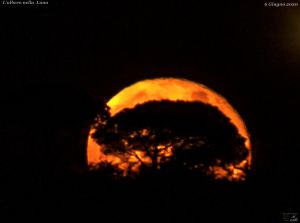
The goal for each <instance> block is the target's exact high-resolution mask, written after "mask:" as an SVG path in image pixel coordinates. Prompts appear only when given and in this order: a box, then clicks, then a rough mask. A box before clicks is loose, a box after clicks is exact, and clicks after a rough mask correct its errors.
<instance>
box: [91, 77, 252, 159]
mask: <svg viewBox="0 0 300 223" xmlns="http://www.w3.org/2000/svg"><path fill="white" fill-rule="evenodd" d="M154 100H155V101H160V100H170V101H177V100H182V101H199V102H203V103H207V104H210V105H213V106H216V107H217V108H218V109H219V110H220V111H221V112H222V113H223V114H224V115H225V116H227V117H228V118H229V119H230V120H231V122H232V123H233V124H234V125H235V126H236V128H237V129H238V131H239V133H240V135H241V136H243V137H245V138H246V142H245V145H246V147H247V148H248V149H249V156H248V158H247V161H248V164H250V163H251V144H250V136H249V133H248V131H247V128H246V125H245V123H244V122H243V120H242V118H241V117H240V115H239V114H238V112H237V111H236V110H235V109H234V108H233V107H232V106H231V105H230V104H229V102H228V101H227V100H226V99H225V98H224V97H222V96H221V95H220V94H218V93H216V92H215V91H213V90H211V89H209V88H208V87H206V86H204V85H202V84H199V83H196V82H192V81H189V80H185V79H177V78H157V79H150V80H143V81H139V82H137V83H135V84H133V85H130V86H129V87H126V88H124V89H123V90H122V91H120V92H119V93H118V94H116V95H115V96H114V97H113V98H111V99H110V100H109V102H108V103H107V105H108V106H109V107H110V109H111V110H110V113H111V115H112V116H114V115H115V114H117V113H118V112H120V111H122V110H124V109H126V108H129V109H130V108H134V107H135V106H136V105H138V104H143V103H146V102H148V101H154ZM92 131H93V130H92ZM90 135H91V134H90ZM99 148H100V147H99V145H98V144H96V143H95V142H94V140H92V138H91V137H89V140H88V162H89V163H93V162H94V163H95V162H99V156H100V152H99ZM106 159H109V157H107V156H106ZM111 159H112V160H113V159H114V157H111Z"/></svg>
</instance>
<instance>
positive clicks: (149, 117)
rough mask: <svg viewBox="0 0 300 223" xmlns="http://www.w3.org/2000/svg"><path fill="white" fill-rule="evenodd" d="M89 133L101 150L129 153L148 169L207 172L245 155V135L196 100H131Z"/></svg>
mask: <svg viewBox="0 0 300 223" xmlns="http://www.w3.org/2000/svg"><path fill="white" fill-rule="evenodd" d="M93 138H94V139H95V140H96V142H97V143H98V144H101V145H103V146H104V147H103V148H104V152H105V153H107V154H115V155H124V154H126V155H128V156H129V157H130V156H134V157H136V158H137V159H138V160H139V162H140V163H141V166H142V167H145V168H148V169H151V170H152V171H157V170H158V169H163V170H168V171H179V170H195V169H199V170H200V171H201V172H207V170H208V169H209V167H211V166H221V167H225V166H226V165H228V164H230V163H233V164H238V163H240V162H241V161H242V160H244V159H245V158H246V157H247V155H248V150H247V148H246V147H245V143H244V142H245V138H243V137H242V136H241V135H240V134H239V133H238V130H237V128H236V127H235V126H234V125H233V124H232V123H231V122H230V119H228V118H227V117H226V116H224V115H223V113H222V112H221V111H219V109H218V108H217V107H214V106H211V105H208V104H204V103H201V102H182V101H177V102H171V101H159V102H158V101H151V102H148V103H145V104H142V105H137V106H136V107H135V108H134V109H126V110H123V111H122V112H120V113H118V114H116V115H115V116H113V117H109V118H108V119H107V120H106V121H105V123H103V124H99V123H98V124H97V125H96V131H95V133H94V134H93ZM140 154H142V155H143V157H141V155H140ZM145 157H146V158H145Z"/></svg>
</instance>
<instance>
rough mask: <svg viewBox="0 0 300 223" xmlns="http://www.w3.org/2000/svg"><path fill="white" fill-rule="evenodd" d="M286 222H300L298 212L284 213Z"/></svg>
mask: <svg viewBox="0 0 300 223" xmlns="http://www.w3.org/2000/svg"><path fill="white" fill-rule="evenodd" d="M282 220H283V221H284V222H298V213H282Z"/></svg>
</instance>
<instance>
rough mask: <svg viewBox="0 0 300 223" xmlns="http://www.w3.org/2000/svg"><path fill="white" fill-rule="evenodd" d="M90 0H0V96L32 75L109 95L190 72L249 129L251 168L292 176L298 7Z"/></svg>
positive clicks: (37, 80) (299, 75)
mask: <svg viewBox="0 0 300 223" xmlns="http://www.w3.org/2000/svg"><path fill="white" fill-rule="evenodd" d="M100 2H101V3H100V4H99V5H97V6H92V5H89V4H88V3H85V2H81V3H80V5H75V3H49V5H48V6H7V5H1V9H4V14H2V13H1V14H2V16H4V17H3V18H2V19H1V35H0V42H1V50H0V51H1V54H2V57H1V58H2V59H1V71H0V72H1V75H0V78H1V79H0V95H1V96H0V98H1V100H2V101H6V102H7V101H9V97H10V95H11V94H12V93H15V94H16V92H17V94H22V90H21V89H22V88H23V87H26V86H28V85H39V84H42V83H48V84H49V83H50V84H53V85H56V84H64V85H66V86H68V85H72V86H74V87H76V88H78V89H81V90H82V91H85V92H89V93H90V94H91V95H93V96H95V97H98V96H99V97H101V96H103V97H105V98H106V99H109V98H110V97H111V96H113V95H114V94H115V93H117V92H118V91H119V90H121V89H122V88H123V87H125V86H128V85H130V84H132V83H134V82H136V81H139V80H142V79H146V78H154V77H162V76H172V77H182V78H186V79H190V80H194V81H197V82H200V83H203V84H205V85H207V86H209V87H210V88H212V89H214V90H215V91H217V92H219V93H221V94H222V95H223V96H225V97H226V98H227V99H228V100H229V102H231V104H232V105H233V106H234V107H235V108H236V109H237V110H238V111H239V112H240V114H241V116H242V117H243V119H244V120H245V122H246V124H247V126H248V128H249V132H250V134H251V135H252V139H253V147H254V153H255V154H254V162H255V163H256V168H257V172H258V173H257V174H260V175H262V176H266V177H267V176H269V175H271V176H273V177H275V176H279V177H281V178H280V181H281V182H282V184H285V183H284V182H287V181H288V182H290V185H292V184H293V183H295V178H297V177H298V176H299V174H298V171H297V170H296V169H295V168H298V167H299V164H298V162H299V160H298V157H297V151H298V150H299V149H300V146H299V145H300V144H299V139H298V138H299V136H298V134H299V114H300V106H299V102H300V92H299V83H300V60H299V58H300V6H298V7H294V8H293V7H289V8H287V7H279V8H277V7H264V5H263V2H260V3H258V2H254V1H243V3H233V2H231V1H230V2H227V1H226V3H225V2H224V1H223V3H217V2H216V1H213V2H214V3H208V2H209V1H207V2H206V3H202V1H201V3H200V2H199V1H190V2H189V3H187V2H186V1H165V2H164V4H161V3H160V4H156V5H155V4H154V3H150V1H149V2H148V1H140V2H139V3H128V2H125V1H120V2H119V1H111V0H110V1H100ZM141 2H143V3H141ZM3 103H4V102H3ZM4 104H5V103H4ZM267 179H268V178H267ZM288 184H289V183H288ZM286 188H289V186H287V187H286Z"/></svg>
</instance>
